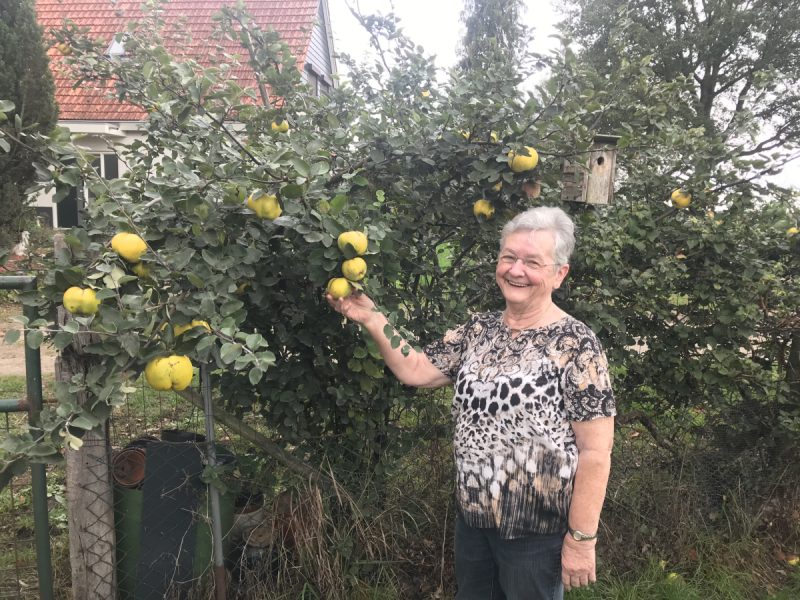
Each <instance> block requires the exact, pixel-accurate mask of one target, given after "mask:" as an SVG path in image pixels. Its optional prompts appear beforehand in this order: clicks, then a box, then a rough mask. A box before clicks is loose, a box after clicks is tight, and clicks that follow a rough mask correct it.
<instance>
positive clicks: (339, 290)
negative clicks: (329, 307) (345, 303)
mask: <svg viewBox="0 0 800 600" xmlns="http://www.w3.org/2000/svg"><path fill="white" fill-rule="evenodd" d="M352 292H353V287H352V286H351V285H350V282H349V281H347V279H345V278H344V277H334V278H333V279H331V280H330V281H329V282H328V293H329V294H330V295H331V296H333V297H334V299H336V300H338V299H339V298H347V297H348V296H349V295H350V294H351V293H352Z"/></svg>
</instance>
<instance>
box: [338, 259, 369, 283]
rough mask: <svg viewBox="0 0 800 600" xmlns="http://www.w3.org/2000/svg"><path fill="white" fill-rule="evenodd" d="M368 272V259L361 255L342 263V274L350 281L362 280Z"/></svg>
mask: <svg viewBox="0 0 800 600" xmlns="http://www.w3.org/2000/svg"><path fill="white" fill-rule="evenodd" d="M366 274H367V261H365V260H364V259H363V258H361V257H360V256H356V257H355V258H351V259H350V260H346V261H344V262H343V263H342V275H344V276H345V277H346V278H347V279H348V280H349V281H361V280H362V279H364V276H365V275H366Z"/></svg>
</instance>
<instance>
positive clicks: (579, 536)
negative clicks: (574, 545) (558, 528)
mask: <svg viewBox="0 0 800 600" xmlns="http://www.w3.org/2000/svg"><path fill="white" fill-rule="evenodd" d="M567 530H568V531H569V534H570V535H571V536H572V539H573V540H575V541H576V542H588V541H591V540H596V539H597V533H583V532H582V531H578V530H577V529H573V528H572V527H568V528H567Z"/></svg>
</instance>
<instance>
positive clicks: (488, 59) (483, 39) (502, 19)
mask: <svg viewBox="0 0 800 600" xmlns="http://www.w3.org/2000/svg"><path fill="white" fill-rule="evenodd" d="M524 10H525V3H524V2H523V1H522V0H464V8H463V10H462V12H461V21H462V23H464V27H465V31H464V36H463V37H462V38H461V50H460V53H461V61H460V63H459V65H460V66H461V68H463V69H466V70H469V71H478V70H485V69H492V70H498V69H499V70H502V69H503V68H504V67H505V68H508V67H510V66H519V64H520V63H521V62H522V58H523V55H524V54H525V45H526V44H527V42H528V41H529V40H530V37H531V36H530V35H528V33H527V32H526V30H525V28H524V27H523V25H522V23H523V20H522V12H523V11H524Z"/></svg>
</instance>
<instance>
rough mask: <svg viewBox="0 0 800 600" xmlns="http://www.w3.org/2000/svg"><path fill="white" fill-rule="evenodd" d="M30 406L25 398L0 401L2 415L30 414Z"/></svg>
mask: <svg viewBox="0 0 800 600" xmlns="http://www.w3.org/2000/svg"><path fill="white" fill-rule="evenodd" d="M29 410H30V404H28V402H27V401H26V400H24V399H23V398H8V399H3V400H0V413H13V412H28V411H29Z"/></svg>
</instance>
